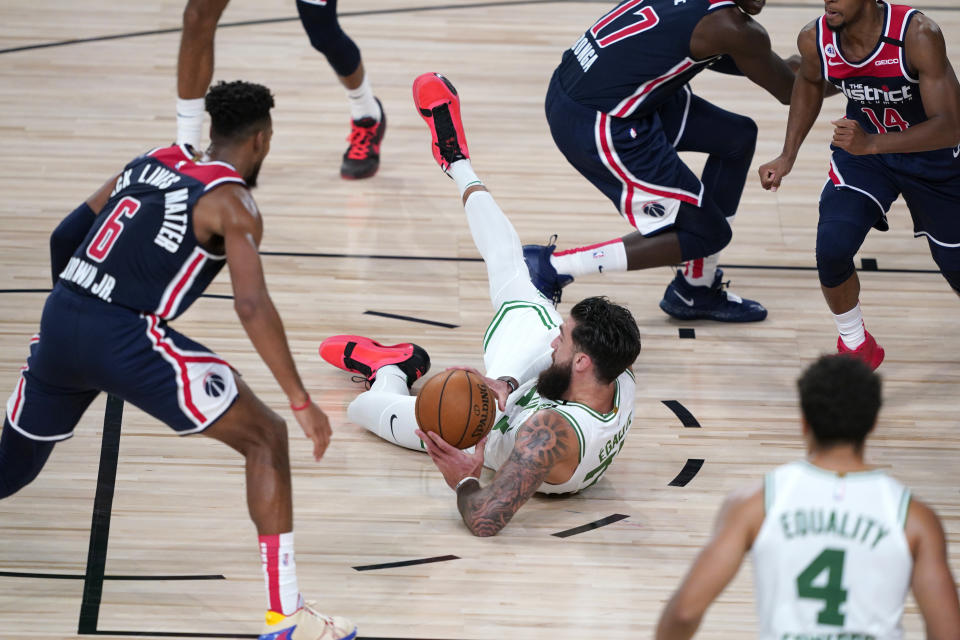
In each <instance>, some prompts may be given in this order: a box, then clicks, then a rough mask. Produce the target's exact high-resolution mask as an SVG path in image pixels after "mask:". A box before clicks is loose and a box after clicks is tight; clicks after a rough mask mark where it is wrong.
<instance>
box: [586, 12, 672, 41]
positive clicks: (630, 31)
mask: <svg viewBox="0 0 960 640" xmlns="http://www.w3.org/2000/svg"><path fill="white" fill-rule="evenodd" d="M642 3H643V0H630V1H629V2H625V3H623V4H622V5H620V6H619V7H617V8H616V9H614V10H613V11H611V12H610V13H608V14H607V15H605V16H603V17H602V18H600V19H599V20H597V23H596V24H595V25H593V26H592V27H590V35H592V36H593V39H594V40H596V41H597V46H599V47H600V48H601V49H602V48H604V47H609V46H610V45H611V44H614V43H616V42H620V41H621V40H623V39H624V38H629V37H630V36H635V35H637V34H638V33H643V32H644V31H646V30H648V29H652V28H654V27H655V26H657V24H658V23H659V22H660V16H658V15H657V12H656V11H654V9H653V7H644V8H643V9H640V10H639V11H636V12H634V15H637V16H640V19H639V20H637V21H635V22H632V23H630V24H628V25H627V26H625V27H622V28H620V29H617V30H616V31H614V32H613V33H610V34H608V35H605V36H603V37H602V38H601V37H600V31H602V30H603V29H604V28H605V27H607V26H609V25H610V23H611V22H613V21H614V20H616V19H617V18H619V17H620V16H622V15H623V14H625V13H627V12H628V11H630V10H631V9H633V8H634V7H636V6H637V5H639V4H642Z"/></svg>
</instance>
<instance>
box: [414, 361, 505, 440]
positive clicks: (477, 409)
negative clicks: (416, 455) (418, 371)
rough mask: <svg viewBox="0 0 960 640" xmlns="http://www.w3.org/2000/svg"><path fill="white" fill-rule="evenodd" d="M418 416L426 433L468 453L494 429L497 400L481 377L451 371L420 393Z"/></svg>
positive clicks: (427, 384) (431, 381)
mask: <svg viewBox="0 0 960 640" xmlns="http://www.w3.org/2000/svg"><path fill="white" fill-rule="evenodd" d="M416 416H417V424H418V425H420V428H421V429H423V430H424V431H433V432H434V433H438V434H440V437H441V438H443V439H444V440H445V441H447V442H448V443H450V444H452V445H453V446H455V447H457V448H458V449H466V448H467V447H472V446H473V445H475V444H476V443H477V442H479V441H480V439H481V438H482V437H483V436H485V435H487V433H489V431H490V429H491V428H492V427H493V423H494V421H495V420H496V418H497V399H496V397H495V396H494V395H493V393H492V392H491V391H490V388H489V387H487V384H486V383H485V382H484V381H483V379H482V378H481V377H480V376H478V375H476V374H474V373H470V372H469V371H464V370H462V369H451V370H450V371H444V372H442V373H438V374H437V375H435V376H433V377H432V378H430V379H429V380H427V383H426V384H424V385H423V388H422V389H420V393H419V395H417V405H416Z"/></svg>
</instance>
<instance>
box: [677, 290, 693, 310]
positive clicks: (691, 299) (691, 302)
mask: <svg viewBox="0 0 960 640" xmlns="http://www.w3.org/2000/svg"><path fill="white" fill-rule="evenodd" d="M673 294H674V295H675V296H677V297H678V298H680V299H681V300H683V302H684V303H685V304H686V305H687V306H688V307H692V306H693V298H690V299H689V300H688V299H687V298H684V297H683V296H682V295H680V293H679V292H678V291H677V290H676V289H674V290H673Z"/></svg>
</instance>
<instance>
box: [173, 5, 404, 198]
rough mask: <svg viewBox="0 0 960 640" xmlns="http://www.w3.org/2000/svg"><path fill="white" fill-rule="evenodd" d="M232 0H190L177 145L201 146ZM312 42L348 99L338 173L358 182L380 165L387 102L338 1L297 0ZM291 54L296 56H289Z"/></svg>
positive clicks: (180, 59)
mask: <svg viewBox="0 0 960 640" xmlns="http://www.w3.org/2000/svg"><path fill="white" fill-rule="evenodd" d="M229 1H230V0H187V6H186V7H185V8H184V10H183V33H182V34H181V36H180V53H179V56H178V57H177V144H189V145H190V146H192V147H196V148H198V149H199V148H200V136H201V134H202V133H203V96H204V94H205V93H206V92H207V87H209V86H210V80H211V79H213V50H214V49H213V40H214V35H215V34H216V31H217V22H218V21H219V20H220V16H221V15H222V14H223V10H224V9H225V8H226V6H227V3H228V2H229ZM296 1H297V12H298V13H299V14H300V22H301V23H302V24H303V30H304V31H306V32H307V37H308V38H310V44H312V45H313V48H314V49H316V50H317V51H319V52H320V53H322V54H323V55H324V57H325V58H326V59H327V62H328V63H329V64H330V66H331V67H332V68H333V71H334V73H336V74H337V78H338V79H339V80H340V84H342V85H343V87H344V88H345V89H346V90H347V100H348V101H349V103H350V118H351V124H350V135H349V136H348V137H347V141H348V142H349V146H348V147H347V150H346V151H345V152H344V154H343V161H342V163H341V165H340V176H341V177H342V178H344V179H347V180H359V179H361V178H369V177H371V176H373V175H374V174H375V173H376V172H377V169H379V168H380V144H381V142H382V141H383V134H384V133H385V132H386V130H387V117H386V115H385V114H384V113H383V106H382V105H381V104H380V101H379V100H378V99H377V98H376V97H375V96H374V95H373V89H371V88H370V82H369V80H368V79H367V74H366V70H365V69H364V66H363V61H362V60H361V59H360V49H358V48H357V45H356V44H355V43H354V42H353V40H351V39H350V36H348V35H347V34H346V33H344V31H343V29H341V28H340V22H339V20H337V0H296ZM291 57H292V56H291Z"/></svg>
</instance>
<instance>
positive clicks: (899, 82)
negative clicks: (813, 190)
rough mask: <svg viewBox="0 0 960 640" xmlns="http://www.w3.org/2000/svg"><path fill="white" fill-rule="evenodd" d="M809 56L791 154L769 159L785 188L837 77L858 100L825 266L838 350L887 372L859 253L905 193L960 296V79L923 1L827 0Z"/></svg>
mask: <svg viewBox="0 0 960 640" xmlns="http://www.w3.org/2000/svg"><path fill="white" fill-rule="evenodd" d="M797 45H798V46H799V48H800V53H801V55H802V58H803V59H802V62H801V65H800V70H799V71H798V73H797V82H796V84H795V85H794V87H793V98H792V100H791V105H790V119H789V120H788V121H787V131H786V139H785V140H784V143H783V152H782V153H781V154H780V156H779V157H778V158H776V159H775V160H773V161H771V162H768V163H766V164H764V165H763V166H761V167H760V181H761V182H762V184H763V188H764V189H771V190H774V191H776V189H777V188H778V187H779V186H780V182H781V180H783V178H784V177H785V176H786V175H787V174H789V173H790V169H792V168H793V163H794V162H795V160H796V157H797V152H798V151H799V150H800V145H801V144H802V143H803V140H804V138H806V136H807V133H808V132H809V131H810V127H811V126H813V123H814V121H815V120H816V118H817V114H819V113H820V107H821V103H822V101H821V93H820V90H819V87H820V84H821V83H822V82H823V79H824V78H826V79H827V80H829V81H830V82H831V83H833V84H834V85H836V86H837V87H838V88H839V89H840V90H841V91H842V92H843V93H844V95H846V96H847V112H846V116H845V117H844V118H842V119H840V120H836V121H834V122H833V125H834V127H835V129H834V133H833V140H832V143H831V145H830V148H831V149H832V150H833V155H832V157H831V160H830V168H829V172H828V175H829V178H828V179H827V182H826V184H825V185H824V187H823V191H821V193H820V222H819V224H818V226H817V272H818V273H819V276H820V287H821V289H822V290H823V296H824V298H826V300H827V306H829V307H830V311H831V312H832V313H833V319H834V322H835V323H836V326H837V331H838V332H839V333H840V336H839V337H838V338H837V350H838V351H839V352H840V353H850V354H853V355H854V356H855V357H857V358H860V359H862V360H863V361H864V362H866V363H868V364H869V365H870V366H871V367H873V368H876V367H878V366H879V365H880V363H881V362H883V356H884V352H883V348H881V347H880V346H879V345H878V344H877V341H876V340H874V338H873V336H871V335H870V333H868V332H867V331H866V329H865V328H864V323H863V313H862V312H861V310H860V279H859V278H858V277H857V272H856V270H855V269H854V266H853V257H854V255H855V254H856V253H857V250H858V249H859V248H860V245H861V244H863V241H864V239H865V238H866V236H867V232H868V231H870V229H871V227H872V228H876V229H879V230H881V231H886V230H887V228H888V225H887V220H886V216H887V211H889V209H890V205H891V204H893V201H894V200H896V199H897V196H899V195H902V196H903V199H904V201H905V202H906V204H907V208H908V209H909V210H910V215H911V217H912V218H913V230H914V236H916V237H920V236H923V237H926V239H927V244H928V245H929V247H930V253H931V254H932V255H933V259H934V261H935V262H936V263H937V266H938V267H939V268H940V273H941V274H943V277H944V278H946V280H947V282H949V283H950V286H951V287H952V288H953V290H954V291H956V292H957V293H958V295H960V222H958V220H960V219H958V217H957V209H958V207H960V146H958V143H960V84H958V83H957V76H956V74H955V73H954V72H953V67H951V66H950V61H949V60H948V59H947V55H946V49H945V45H944V41H943V34H942V33H941V32H940V27H938V26H937V24H936V23H935V22H934V21H933V20H931V19H930V18H928V17H927V16H925V15H923V14H922V13H920V12H919V11H917V10H916V9H912V8H910V7H908V6H905V5H897V4H887V3H886V2H875V1H874V0H827V1H826V12H825V13H824V15H822V16H821V17H819V18H817V19H816V20H814V21H813V22H811V23H810V24H808V25H807V26H806V27H804V28H803V30H802V31H801V32H800V35H799V37H798V38H797Z"/></svg>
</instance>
